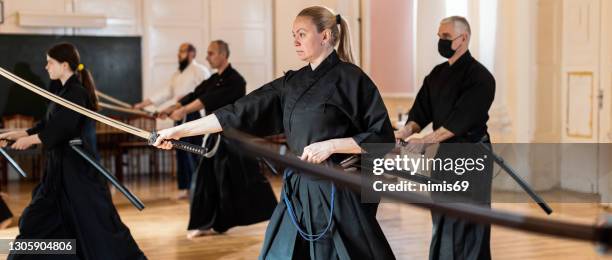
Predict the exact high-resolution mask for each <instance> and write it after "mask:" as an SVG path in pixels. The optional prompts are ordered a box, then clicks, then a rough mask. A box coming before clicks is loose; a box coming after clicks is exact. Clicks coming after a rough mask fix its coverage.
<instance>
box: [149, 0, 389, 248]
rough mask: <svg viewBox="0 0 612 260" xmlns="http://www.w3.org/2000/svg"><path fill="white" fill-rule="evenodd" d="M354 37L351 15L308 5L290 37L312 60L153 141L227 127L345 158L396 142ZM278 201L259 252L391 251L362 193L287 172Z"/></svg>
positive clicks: (312, 156) (318, 156)
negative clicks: (359, 61) (356, 60)
mask: <svg viewBox="0 0 612 260" xmlns="http://www.w3.org/2000/svg"><path fill="white" fill-rule="evenodd" d="M349 35H350V34H349V31H348V25H347V23H346V20H345V19H343V18H342V17H341V16H340V15H336V14H334V12H332V11H331V10H329V9H328V8H325V7H320V6H314V7H309V8H306V9H304V10H302V11H301V12H300V13H299V14H298V15H297V17H296V18H295V21H294V23H293V37H294V41H293V43H294V47H295V51H296V53H297V56H298V57H299V58H300V59H301V60H303V61H305V62H308V65H306V66H304V67H303V68H301V69H299V70H297V71H289V72H287V73H286V74H285V76H283V77H281V78H278V79H276V80H274V81H272V82H270V83H268V84H266V85H264V86H263V87H261V88H259V89H257V90H255V91H253V92H251V93H250V94H249V95H247V96H245V97H243V98H241V99H239V100H238V101H236V102H235V103H234V104H231V105H228V106H225V107H222V108H220V109H218V110H216V111H215V112H213V113H212V114H210V115H208V116H206V117H204V118H202V119H199V120H196V121H192V122H189V123H186V124H183V125H180V126H177V127H174V128H169V129H165V130H162V131H160V132H159V134H160V136H159V138H158V139H157V141H156V144H155V145H156V146H158V147H159V148H163V149H170V148H171V147H172V146H171V144H170V143H169V142H168V141H167V140H168V139H178V138H181V137H184V136H193V135H201V134H205V133H214V132H221V131H222V130H224V129H227V128H236V129H238V130H242V131H245V132H248V133H250V134H254V135H259V136H267V135H273V134H278V133H285V135H286V136H287V143H288V146H289V149H290V151H291V152H292V153H293V154H296V155H299V156H300V158H301V159H302V160H304V161H307V162H310V163H315V164H324V165H338V164H339V163H340V162H341V161H343V160H344V159H346V158H348V157H349V156H350V155H351V154H360V153H363V152H365V149H367V147H364V145H365V144H367V143H389V144H393V143H394V134H393V128H392V127H391V122H390V120H389V116H388V115H387V110H386V108H385V105H384V103H383V101H382V98H381V96H380V94H379V92H378V89H377V88H376V86H375V85H374V83H373V82H372V80H370V78H369V77H368V76H367V75H366V74H365V73H364V72H363V71H362V70H361V69H360V68H359V67H358V66H356V65H354V64H353V63H352V62H353V57H352V54H351V44H350V36H349ZM336 46H337V50H336ZM368 152H370V153H371V152H372V151H371V150H368ZM281 201H282V202H281V203H279V204H278V206H277V207H276V209H275V211H274V213H273V215H272V217H271V219H270V223H269V224H268V228H267V231H266V237H265V240H264V245H263V248H262V249H261V255H260V258H261V259H393V258H394V256H393V252H391V248H390V246H389V244H388V242H387V240H386V238H385V236H384V234H383V232H382V230H381V228H380V226H379V225H378V222H377V220H376V210H377V207H378V204H376V203H361V198H360V195H359V194H358V193H356V192H355V191H353V190H351V189H349V188H346V187H343V186H336V185H335V184H334V183H333V182H332V181H330V180H326V179H319V178H314V177H310V176H308V175H302V174H300V172H298V171H294V170H291V169H288V170H287V171H285V174H284V184H283V190H282V192H281Z"/></svg>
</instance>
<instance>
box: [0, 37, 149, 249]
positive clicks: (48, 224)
mask: <svg viewBox="0 0 612 260" xmlns="http://www.w3.org/2000/svg"><path fill="white" fill-rule="evenodd" d="M46 69H47V72H48V73H49V77H50V78H51V85H50V87H49V90H50V91H51V92H53V93H54V94H56V95H58V96H60V97H62V98H64V99H66V100H68V101H71V102H73V103H75V104H77V105H80V106H82V107H85V108H88V109H91V110H97V109H98V100H97V98H96V91H95V90H96V87H95V84H94V81H93V79H92V77H91V73H90V72H89V70H87V68H85V66H84V65H83V64H82V63H81V61H80V57H79V53H78V51H77V49H76V48H75V47H74V46H73V45H72V44H69V43H62V44H58V45H55V46H53V47H52V48H51V49H49V50H48V51H47V66H46ZM95 131H96V130H95V122H94V121H92V120H91V119H89V118H86V117H85V116H82V115H80V114H78V113H76V112H74V111H72V110H69V109H67V108H65V107H63V106H58V105H56V104H55V103H53V102H52V103H50V104H49V107H48V109H47V115H46V117H45V119H43V120H42V121H40V122H39V123H37V124H36V125H35V126H34V127H33V128H31V129H28V130H27V131H17V132H11V133H8V134H7V135H6V136H2V138H5V139H13V140H16V141H15V143H14V144H13V145H12V148H14V149H26V148H28V147H29V146H31V145H34V144H42V145H43V148H44V151H45V155H46V165H45V173H44V177H43V180H42V181H41V183H40V184H38V186H37V187H36V188H35V189H34V192H33V193H32V201H31V202H30V205H28V206H27V207H26V208H25V209H24V211H23V213H22V215H21V219H20V221H19V235H18V236H17V239H75V240H76V244H74V245H72V246H73V247H74V248H75V249H76V254H72V255H40V254H38V255H37V254H32V255H29V254H11V255H9V257H8V259H58V258H60V259H126V260H127V259H146V257H145V256H144V254H143V253H142V251H141V250H140V249H139V248H138V245H137V244H136V242H135V241H134V239H133V238H132V235H131V234H130V230H129V229H128V228H127V227H126V226H125V225H124V224H123V223H122V222H121V219H120V218H119V214H118V213H117V210H116V209H115V206H114V205H113V202H112V199H111V194H110V191H109V188H108V186H107V184H106V182H105V181H104V179H103V178H101V177H100V175H99V174H98V173H97V172H96V170H95V169H94V168H93V167H92V166H91V165H90V164H88V163H87V162H86V161H85V160H84V159H83V158H81V157H80V156H79V155H78V154H77V153H76V152H75V151H74V150H72V148H71V147H70V144H69V142H70V141H71V140H73V139H80V140H82V142H83V148H84V150H86V151H87V152H88V153H89V154H90V155H91V156H93V157H97V151H96V148H95V147H96V133H95ZM4 145H6V142H4V143H0V146H4Z"/></svg>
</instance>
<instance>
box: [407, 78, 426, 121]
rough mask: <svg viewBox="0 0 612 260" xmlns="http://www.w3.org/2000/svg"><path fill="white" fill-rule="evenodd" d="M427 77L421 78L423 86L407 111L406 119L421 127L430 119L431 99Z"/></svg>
mask: <svg viewBox="0 0 612 260" xmlns="http://www.w3.org/2000/svg"><path fill="white" fill-rule="evenodd" d="M429 77H430V76H427V77H425V80H423V86H421V89H419V93H418V94H417V96H416V98H415V99H414V104H413V105H412V108H411V109H410V112H408V120H407V121H406V124H407V123H408V122H410V121H413V122H415V123H417V124H418V125H419V126H420V127H421V129H423V128H425V127H426V126H427V125H428V124H429V123H431V121H432V114H431V101H430V98H429Z"/></svg>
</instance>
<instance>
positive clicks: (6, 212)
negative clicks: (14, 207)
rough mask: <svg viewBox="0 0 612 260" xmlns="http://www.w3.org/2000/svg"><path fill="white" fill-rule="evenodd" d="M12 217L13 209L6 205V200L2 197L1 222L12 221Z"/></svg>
mask: <svg viewBox="0 0 612 260" xmlns="http://www.w3.org/2000/svg"><path fill="white" fill-rule="evenodd" d="M12 217H13V213H12V212H11V209H9V207H8V205H6V202H4V199H3V198H2V197H0V222H2V221H5V220H7V219H10V218H12Z"/></svg>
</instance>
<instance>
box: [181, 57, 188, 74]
mask: <svg viewBox="0 0 612 260" xmlns="http://www.w3.org/2000/svg"><path fill="white" fill-rule="evenodd" d="M187 66H189V60H187V59H184V60H181V61H179V70H180V71H181V72H183V70H185V69H186V68H187Z"/></svg>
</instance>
